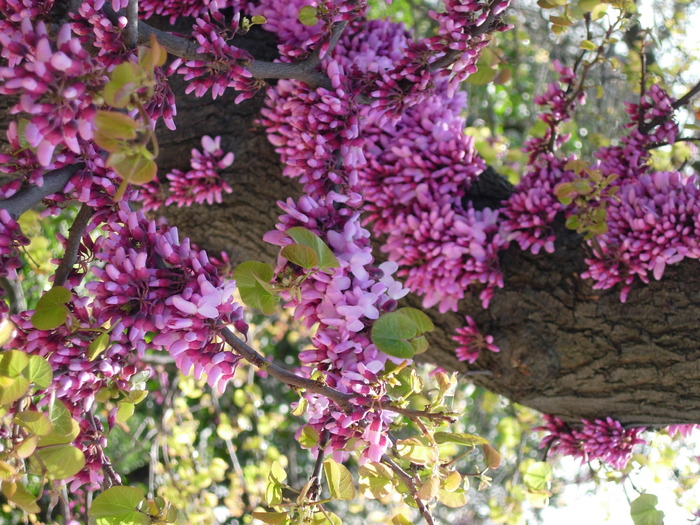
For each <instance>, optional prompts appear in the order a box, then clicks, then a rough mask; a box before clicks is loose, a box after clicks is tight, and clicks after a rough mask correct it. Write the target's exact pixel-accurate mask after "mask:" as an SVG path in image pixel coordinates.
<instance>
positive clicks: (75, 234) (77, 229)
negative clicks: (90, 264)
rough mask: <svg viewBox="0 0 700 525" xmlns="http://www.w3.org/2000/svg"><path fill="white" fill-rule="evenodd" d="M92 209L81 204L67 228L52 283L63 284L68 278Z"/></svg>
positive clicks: (76, 257) (55, 284)
mask: <svg viewBox="0 0 700 525" xmlns="http://www.w3.org/2000/svg"><path fill="white" fill-rule="evenodd" d="M93 211H94V210H93V209H92V208H91V207H90V206H88V205H87V204H83V205H82V206H81V207H80V211H79V212H78V215H77V216H76V217H75V220H74V221H73V225H72V226H71V227H70V230H68V241H67V242H66V250H65V252H64V254H63V259H61V263H60V264H59V265H58V267H57V268H56V273H55V274H54V280H53V285H54V286H63V285H64V284H65V282H66V280H68V276H69V275H70V272H71V270H72V269H73V266H74V265H75V261H76V260H77V259H78V251H79V250H80V241H81V240H82V238H83V232H84V231H85V228H86V227H87V225H88V223H89V222H90V217H92V214H93Z"/></svg>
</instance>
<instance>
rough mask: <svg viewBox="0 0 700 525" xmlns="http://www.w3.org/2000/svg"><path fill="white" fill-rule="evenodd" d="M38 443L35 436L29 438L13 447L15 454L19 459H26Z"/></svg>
mask: <svg viewBox="0 0 700 525" xmlns="http://www.w3.org/2000/svg"><path fill="white" fill-rule="evenodd" d="M38 442H39V438H38V437H37V436H30V437H28V438H26V439H25V440H24V441H22V443H20V444H19V445H17V447H15V453H16V454H17V455H18V456H19V457H20V458H22V459H27V458H28V457H29V456H31V455H32V454H34V451H35V450H36V446H37V443H38Z"/></svg>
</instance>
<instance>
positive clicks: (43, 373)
mask: <svg viewBox="0 0 700 525" xmlns="http://www.w3.org/2000/svg"><path fill="white" fill-rule="evenodd" d="M24 377H26V378H27V380H28V381H30V382H32V383H34V384H35V385H36V386H37V388H42V389H43V388H48V387H49V385H50V384H51V381H53V370H52V369H51V365H50V364H49V362H48V361H47V360H46V359H45V358H43V357H41V356H40V355H33V356H31V357H30V358H29V363H28V364H27V368H25V369H24Z"/></svg>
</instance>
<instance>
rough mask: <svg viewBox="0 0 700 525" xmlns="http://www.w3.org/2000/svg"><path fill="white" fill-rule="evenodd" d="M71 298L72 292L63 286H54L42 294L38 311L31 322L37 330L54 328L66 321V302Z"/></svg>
mask: <svg viewBox="0 0 700 525" xmlns="http://www.w3.org/2000/svg"><path fill="white" fill-rule="evenodd" d="M70 299H71V292H70V290H68V289H67V288H64V287H63V286H54V287H53V288H51V289H50V290H49V291H48V292H46V293H45V294H44V295H42V296H41V298H40V299H39V302H38V303H37V305H36V311H35V312H34V314H33V315H32V317H31V323H32V326H34V328H36V329H37V330H53V329H55V328H58V327H59V326H61V325H62V324H63V323H65V322H66V319H67V318H68V308H66V303H67V302H68V301H70Z"/></svg>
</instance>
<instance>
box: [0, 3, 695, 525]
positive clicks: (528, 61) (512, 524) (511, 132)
mask: <svg viewBox="0 0 700 525" xmlns="http://www.w3.org/2000/svg"><path fill="white" fill-rule="evenodd" d="M585 1H588V0H571V2H567V1H566V0H557V1H556V2H553V1H552V2H551V3H548V2H547V1H545V0H540V1H539V2H538V3H534V2H532V1H524V2H516V3H515V5H514V6H513V8H511V10H510V14H509V22H510V23H512V24H513V25H514V29H513V30H511V31H508V32H505V33H502V34H499V35H498V36H497V40H496V41H495V42H494V43H493V45H492V47H490V48H489V49H488V50H487V52H486V53H484V57H483V58H482V60H481V63H480V66H481V69H480V71H479V72H478V73H477V74H476V75H474V76H473V77H472V79H471V82H470V83H468V84H467V85H466V86H465V89H466V91H467V94H468V97H469V100H470V105H469V110H468V113H467V114H466V115H465V119H466V122H467V128H466V130H465V132H466V133H468V134H469V135H472V136H473V137H474V138H475V141H476V145H477V148H478V149H479V152H480V153H481V155H482V156H483V157H484V158H485V160H486V161H487V163H488V164H489V165H491V166H493V167H494V168H495V169H496V170H497V171H499V172H501V173H504V174H506V175H507V176H508V177H509V178H510V179H511V181H512V182H517V180H518V178H519V176H520V174H521V173H523V172H524V170H525V169H526V163H527V158H526V156H525V155H524V154H523V153H522V152H521V147H522V146H523V144H524V142H525V140H526V139H527V138H528V137H529V136H532V135H533V134H535V135H536V134H538V133H539V132H540V131H541V130H540V127H541V123H540V121H539V120H538V117H537V108H536V106H535V104H534V101H533V99H534V97H535V95H536V94H537V93H538V92H541V91H542V90H544V89H545V86H546V83H547V82H548V81H552V80H553V79H554V73H553V71H552V68H551V63H552V61H553V60H559V61H560V62H561V63H562V64H564V65H572V64H573V63H574V62H575V60H576V59H577V57H578V56H579V54H580V53H581V42H582V41H583V40H591V41H594V42H599V41H600V39H602V38H603V37H602V33H603V31H604V29H600V27H599V26H597V25H595V24H592V25H591V29H590V32H589V33H588V34H586V30H585V27H584V26H585V23H584V22H583V21H582V20H580V19H579V20H577V19H576V12H574V11H575V9H574V8H576V7H577V6H579V5H580V4H582V3H583V2H585ZM370 4H371V10H370V16H372V17H389V18H391V19H393V20H395V21H398V22H403V23H404V24H406V25H407V26H408V27H409V28H411V29H412V30H414V31H415V32H416V33H417V34H419V35H429V34H431V32H432V31H434V29H435V27H434V24H433V23H432V19H431V18H430V17H429V16H428V12H429V10H430V9H434V8H435V6H434V5H432V2H430V1H428V2H424V3H422V2H418V0H393V2H392V3H391V4H386V3H385V2H384V1H383V0H371V1H370ZM589 4H590V2H589ZM594 4H595V5H596V6H597V5H599V4H600V5H603V6H604V7H605V8H606V9H607V10H608V12H607V13H606V14H603V15H602V16H601V20H602V22H603V23H602V24H601V25H602V27H603V28H604V27H605V23H606V17H607V18H613V17H615V16H617V15H616V14H615V12H616V9H615V3H614V2H613V3H602V2H597V1H596V2H594ZM624 4H625V8H626V10H627V14H626V15H624V16H625V17H626V20H625V23H624V25H623V28H622V30H621V31H619V32H617V33H616V34H615V41H613V42H608V43H607V47H606V52H605V60H604V62H603V63H601V64H599V65H598V67H596V68H594V69H593V71H592V73H591V75H590V77H589V83H588V89H587V93H588V104H587V105H586V106H584V107H582V108H580V109H579V110H578V111H577V113H576V116H575V121H574V122H572V123H570V124H569V125H568V126H567V128H566V129H565V130H564V131H565V132H568V133H571V134H572V140H571V141H570V142H569V143H568V145H567V147H569V148H571V149H572V150H575V151H578V152H579V153H580V154H581V156H582V157H583V158H586V157H587V156H590V154H591V153H592V152H593V151H595V149H597V148H598V147H600V146H603V145H608V144H610V143H611V142H612V141H614V140H615V139H614V137H619V136H620V134H621V133H622V132H623V127H624V123H625V121H626V114H625V106H624V101H628V100H634V98H635V94H636V93H638V92H639V83H640V79H641V75H642V70H643V69H646V71H647V75H646V77H645V81H646V82H647V84H649V83H652V82H654V83H660V84H661V85H662V86H663V87H664V88H667V89H670V90H671V92H673V93H674V94H676V95H677V96H680V95H681V94H683V93H684V92H685V91H687V89H688V87H689V86H690V85H691V84H692V83H693V82H697V81H698V79H699V78H698V77H700V68H698V66H697V61H696V59H697V56H698V55H697V53H698V45H699V44H698V42H700V40H698V39H695V40H693V39H688V38H687V35H688V33H689V32H692V31H693V30H694V26H696V25H697V23H698V22H700V18H699V15H698V2H692V1H682V2H668V1H661V0H649V1H645V2H637V3H635V2H627V1H625V2H624ZM642 15H643V16H642ZM551 16H555V17H559V18H557V20H558V21H559V22H561V24H556V23H553V22H552V21H551V20H550V17H551ZM567 17H568V18H567ZM566 20H570V21H571V25H570V26H568V25H562V24H563V23H564V22H565V21H566ZM698 112H699V110H698V106H697V104H696V105H695V106H694V107H692V106H691V107H690V108H689V109H688V111H687V113H686V114H685V115H684V119H685V121H684V122H682V124H683V127H684V129H685V132H686V133H682V135H683V134H685V135H693V134H694V136H697V129H698V128H697V120H698ZM694 148H695V146H694V144H693V142H692V141H687V142H680V143H678V144H676V145H674V146H673V147H667V148H663V149H661V150H658V151H656V152H655V153H654V158H653V161H654V162H655V164H656V166H657V168H658V169H679V168H685V169H694V170H696V171H697V170H698V168H699V167H700V166H698V165H697V164H695V165H694V166H693V165H689V164H688V159H689V158H691V157H692V154H693V152H694V151H697V150H696V149H695V150H694ZM695 159H697V155H695ZM696 162H697V160H696ZM74 215H75V210H69V213H67V214H64V215H62V216H61V217H60V218H58V217H54V216H51V217H48V218H42V217H41V216H40V211H32V212H29V213H27V214H25V215H24V216H23V217H22V219H21V223H22V229H23V231H24V232H25V233H26V234H27V235H28V236H29V237H30V238H31V239H32V244H31V245H30V246H29V247H27V248H26V250H25V251H24V253H23V257H24V263H25V266H24V268H23V270H22V273H21V276H20V282H18V283H8V282H5V283H4V286H5V287H7V288H9V289H11V291H13V293H14V297H13V296H12V295H11V297H10V298H11V301H10V303H11V304H12V306H13V308H19V309H21V308H22V307H23V305H29V306H30V307H31V306H32V305H33V304H36V301H37V300H38V297H39V294H40V292H41V291H42V290H43V289H45V288H46V287H47V285H48V279H49V276H50V274H51V272H52V265H51V260H52V259H54V258H57V257H59V256H60V246H59V243H58V241H57V238H58V236H60V235H63V236H65V235H66V234H67V228H68V226H69V225H70V224H71V221H72V218H73V217H74ZM249 321H250V326H251V331H250V335H249V339H250V340H252V341H254V342H255V344H256V347H257V348H258V349H259V350H260V351H261V352H262V353H264V354H265V355H266V356H268V357H269V358H271V359H273V360H275V361H277V362H281V363H284V364H286V365H287V366H289V367H294V366H295V365H296V364H298V361H297V357H296V356H297V354H298V352H299V350H301V349H304V348H305V347H306V346H307V345H308V342H309V337H308V336H309V334H307V333H304V332H302V331H300V329H299V326H298V325H297V323H295V322H294V321H293V319H292V318H291V317H290V316H289V314H288V313H283V312H280V313H278V314H276V315H273V316H271V317H267V318H266V317H263V316H260V315H256V316H253V317H252V318H251V319H249ZM144 365H145V366H147V367H150V369H151V370H152V371H153V372H152V375H151V378H150V379H149V380H148V388H149V390H150V391H151V394H150V395H149V396H148V398H147V399H146V400H145V401H144V402H142V403H140V404H138V405H137V406H136V411H135V413H134V414H133V415H132V416H131V417H129V418H128V419H126V418H125V419H126V421H123V422H119V423H118V424H117V426H116V427H115V428H114V430H113V431H112V432H111V435H110V436H109V447H108V449H107V452H108V454H109V456H110V457H111V459H112V462H113V466H114V468H115V470H116V471H117V472H118V473H119V474H121V475H122V476H123V478H124V479H125V482H128V483H129V484H130V485H139V486H142V487H143V488H144V490H146V491H147V492H148V494H149V497H153V496H157V495H160V496H163V497H165V498H166V499H167V500H169V501H170V502H172V503H173V504H174V505H175V506H176V507H177V508H178V509H179V511H180V519H179V522H181V523H202V524H208V523H212V524H213V523H226V524H243V523H245V524H247V523H252V522H253V521H254V520H253V518H252V517H251V515H250V513H251V512H252V511H253V510H255V509H256V508H259V507H260V506H261V505H264V501H265V490H266V486H267V476H268V473H269V471H270V468H271V466H272V464H273V462H278V463H279V464H280V465H281V466H282V467H284V468H285V470H286V472H287V475H288V483H289V485H290V486H292V487H301V486H303V485H304V484H305V483H306V481H307V480H308V478H309V476H310V474H311V471H312V469H313V462H314V458H313V457H312V455H311V454H310V452H309V451H307V450H304V449H303V448H302V447H301V446H300V443H299V437H298V433H297V432H298V430H299V429H300V427H301V425H302V423H303V418H301V417H297V416H295V415H293V414H292V411H293V408H292V407H293V406H294V403H295V402H296V401H298V400H299V396H298V395H297V394H296V393H295V392H293V391H292V390H290V389H288V388H286V387H284V386H283V385H281V384H280V383H279V382H277V381H275V380H273V379H271V378H269V377H266V376H265V374H264V373H260V372H257V371H255V370H254V369H253V368H252V367H249V366H246V365H242V366H241V367H240V368H239V369H238V372H237V376H236V379H235V381H233V382H232V384H230V385H229V388H228V389H227V391H226V392H225V394H224V395H222V396H216V395H215V394H213V393H212V392H211V390H210V389H209V388H208V387H207V386H206V384H205V383H204V382H203V381H195V380H194V379H193V378H191V377H184V376H182V375H179V374H178V373H177V370H176V368H175V365H174V363H172V362H171V361H170V359H169V358H167V357H166V358H165V359H164V358H163V356H160V355H147V356H146V359H145V363H144ZM432 372H433V370H432V369H431V368H430V366H428V365H426V366H424V367H422V368H421V372H420V375H421V378H422V381H423V382H424V383H425V385H426V387H425V390H424V392H425V395H427V396H429V393H430V383H431V381H433V377H432V376H431V373H432ZM458 379H459V381H458V384H457V387H456V389H455V391H454V397H453V398H452V408H453V410H454V411H456V412H458V413H459V414H462V417H461V419H460V421H459V423H458V424H457V425H456V426H455V427H454V429H453V431H454V432H468V433H472V434H477V435H480V436H483V437H485V438H486V439H488V440H490V441H491V443H492V445H493V446H494V447H495V448H496V449H497V450H498V451H499V452H500V454H501V457H502V458H503V462H502V463H501V466H500V467H499V468H498V469H496V470H494V471H490V472H489V476H490V477H491V478H492V479H491V481H490V483H488V482H487V480H485V479H484V478H483V477H482V478H481V479H479V478H476V477H475V478H474V482H473V483H472V488H471V489H470V491H469V503H468V505H467V506H466V507H465V508H462V509H457V510H453V509H449V508H447V507H438V509H437V510H436V518H437V520H438V522H440V523H451V524H453V525H460V524H477V525H478V524H508V525H517V524H522V523H538V522H540V521H541V520H543V519H546V520H547V521H549V522H550V523H551V522H552V521H551V519H552V518H550V516H554V515H555V514H551V513H550V514H548V512H551V510H550V509H552V508H557V507H558V506H566V505H568V504H569V503H570V502H571V500H572V497H573V498H574V499H575V498H578V497H580V496H572V495H571V494H583V493H586V492H587V493H590V494H596V493H602V492H604V491H605V490H607V487H610V486H611V485H614V486H620V485H621V486H622V487H623V488H624V491H625V494H626V497H627V500H628V501H629V500H633V499H635V497H636V495H637V494H638V493H641V492H644V491H647V490H648V491H650V492H654V490H657V489H658V490H664V491H665V492H666V493H668V494H670V496H669V497H670V498H671V500H672V503H673V505H675V506H676V507H677V509H676V510H678V511H679V512H680V513H681V514H680V515H682V516H685V519H687V520H688V522H691V521H692V520H693V519H694V517H695V518H697V511H698V509H699V508H700V492H699V491H698V488H699V487H700V485H698V480H699V479H700V468H699V467H698V460H697V455H698V454H700V444H699V443H698V437H697V435H698V433H696V434H695V436H694V437H693V436H692V435H691V437H689V438H686V439H683V438H680V437H678V436H676V437H675V438H672V437H670V436H669V435H668V433H667V432H665V431H662V432H659V433H657V434H652V433H649V434H648V437H647V439H648V440H649V441H650V443H649V444H648V445H647V446H646V447H643V448H641V449H640V451H639V453H638V454H636V455H635V456H634V458H633V460H632V461H631V462H630V464H629V465H628V466H627V468H625V469H624V470H622V471H616V470H612V469H610V468H608V467H605V466H602V465H600V464H598V463H591V464H583V465H580V464H578V463H575V462H572V461H561V462H560V461H557V460H556V459H552V458H546V451H543V450H540V449H538V444H539V438H538V434H537V432H534V431H533V428H535V427H537V425H538V424H539V422H540V419H539V414H537V413H536V412H534V411H532V410H530V409H527V408H525V407H522V406H519V405H517V404H514V403H511V402H510V401H508V400H506V399H504V398H501V397H499V396H496V395H495V394H492V393H490V392H488V391H485V390H484V389H481V388H478V387H475V386H474V385H471V384H470V383H469V382H468V381H467V380H466V378H458ZM113 408H114V407H113V406H111V405H110V404H109V403H107V404H104V405H103V406H101V407H100V410H101V412H102V413H101V416H102V417H103V418H105V419H106V417H107V414H108V413H109V411H110V410H112V409H113ZM480 454H481V451H480V449H475V450H474V451H473V452H472V453H471V454H467V455H466V456H465V457H464V458H463V459H462V460H460V461H462V462H463V469H462V471H466V472H470V471H475V468H476V467H475V465H478V464H483V463H484V458H481V457H479V455H480ZM545 458H546V459H547V460H548V461H550V460H551V461H553V462H552V465H553V470H554V474H553V476H552V478H551V481H549V480H548V481H547V482H546V486H545V487H544V490H540V491H533V490H532V486H531V485H530V486H529V485H528V484H526V483H525V481H524V477H525V476H524V473H525V472H527V470H528V467H529V466H530V465H532V464H533V463H534V462H538V461H542V460H544V459H545ZM350 468H351V471H352V472H353V474H354V475H355V479H357V465H350ZM574 485H576V486H578V487H581V488H579V489H576V490H577V491H578V492H572V491H571V487H573V486H574ZM667 499H668V498H667ZM591 501H595V500H591ZM621 504H624V505H625V506H626V504H627V501H622V502H621ZM329 508H331V510H333V511H334V512H335V513H336V514H338V515H339V516H341V517H342V518H343V523H347V524H360V523H362V524H366V525H370V524H375V523H376V524H380V523H394V524H401V523H412V522H414V520H415V519H416V516H415V515H412V514H410V512H409V511H410V509H409V511H407V510H406V508H405V505H403V503H402V502H401V499H400V497H398V495H396V494H391V493H389V494H386V495H384V496H383V497H381V498H380V499H379V501H377V500H376V499H374V498H373V496H372V492H371V491H370V490H364V491H361V496H360V498H359V499H357V500H355V501H353V502H350V503H347V504H342V505H341V504H340V503H339V504H337V505H335V506H334V505H333V504H331V505H329ZM694 513H695V514H694ZM557 516H558V515H557ZM557 519H559V518H557ZM25 520H26V518H25V517H23V516H22V515H21V514H20V513H17V511H13V510H12V509H10V508H9V506H7V505H4V506H3V507H2V513H0V524H14V523H22V522H25ZM48 521H49V522H50V519H49V520H48ZM557 522H558V521H557ZM630 523H631V521H630Z"/></svg>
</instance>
